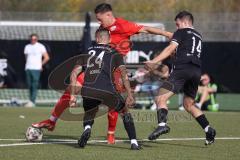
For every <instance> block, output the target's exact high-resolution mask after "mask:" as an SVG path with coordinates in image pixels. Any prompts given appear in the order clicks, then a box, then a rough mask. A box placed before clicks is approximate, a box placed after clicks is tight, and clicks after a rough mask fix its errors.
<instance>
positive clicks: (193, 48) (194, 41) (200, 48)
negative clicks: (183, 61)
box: [191, 37, 202, 58]
mask: <svg viewBox="0 0 240 160" xmlns="http://www.w3.org/2000/svg"><path fill="white" fill-rule="evenodd" d="M192 40H193V45H192V51H191V53H192V54H193V53H194V51H195V47H196V38H195V37H192ZM196 51H197V53H198V54H197V56H198V57H199V58H200V54H201V51H202V41H201V40H199V41H198V44H197V47H196Z"/></svg>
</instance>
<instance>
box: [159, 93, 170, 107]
mask: <svg viewBox="0 0 240 160" xmlns="http://www.w3.org/2000/svg"><path fill="white" fill-rule="evenodd" d="M167 100H168V97H167V96H165V95H160V96H158V97H157V104H158V105H160V106H162V105H164V106H165V105H166V103H167Z"/></svg>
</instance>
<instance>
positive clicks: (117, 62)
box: [112, 54, 124, 68]
mask: <svg viewBox="0 0 240 160" xmlns="http://www.w3.org/2000/svg"><path fill="white" fill-rule="evenodd" d="M112 63H113V67H114V68H118V67H120V66H122V65H124V61H123V56H122V55H120V54H115V55H114V56H113V61H112Z"/></svg>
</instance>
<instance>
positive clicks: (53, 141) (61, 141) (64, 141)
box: [0, 137, 240, 147]
mask: <svg viewBox="0 0 240 160" xmlns="http://www.w3.org/2000/svg"><path fill="white" fill-rule="evenodd" d="M215 139H216V140H240V137H217V138H215ZM198 140H205V138H163V139H157V140H156V141H198ZM0 141H19V142H22V143H12V144H0V147H12V146H28V145H40V144H74V143H77V140H72V139H48V140H45V141H42V142H26V140H25V139H0ZM138 141H140V142H149V140H148V139H142V140H138ZM122 142H129V140H116V143H122ZM88 143H89V144H94V143H107V140H90V141H88Z"/></svg>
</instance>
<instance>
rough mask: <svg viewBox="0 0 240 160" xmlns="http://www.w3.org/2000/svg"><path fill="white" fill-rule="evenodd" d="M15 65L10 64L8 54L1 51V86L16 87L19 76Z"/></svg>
mask: <svg viewBox="0 0 240 160" xmlns="http://www.w3.org/2000/svg"><path fill="white" fill-rule="evenodd" d="M16 75H17V74H16V72H15V70H14V69H13V67H12V66H11V65H10V64H9V61H8V57H7V54H6V53H5V52H0V88H6V87H7V88H15V87H16V85H17V76H16Z"/></svg>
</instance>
